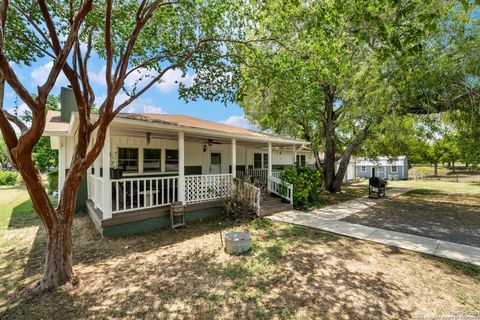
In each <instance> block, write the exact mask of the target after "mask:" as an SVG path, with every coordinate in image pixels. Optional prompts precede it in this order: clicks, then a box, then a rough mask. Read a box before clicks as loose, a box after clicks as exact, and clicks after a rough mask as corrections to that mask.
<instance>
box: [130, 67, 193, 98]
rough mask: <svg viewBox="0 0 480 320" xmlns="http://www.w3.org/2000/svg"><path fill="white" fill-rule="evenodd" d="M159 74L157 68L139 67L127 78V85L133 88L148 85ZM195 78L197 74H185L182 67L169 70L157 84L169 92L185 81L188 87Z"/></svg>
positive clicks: (159, 87)
mask: <svg viewBox="0 0 480 320" xmlns="http://www.w3.org/2000/svg"><path fill="white" fill-rule="evenodd" d="M157 75H158V72H157V71H155V70H149V69H145V68H141V69H138V70H136V71H134V72H133V73H131V74H130V75H129V76H128V77H127V78H126V79H125V84H126V86H128V87H130V88H132V87H134V86H136V87H137V88H142V87H143V86H145V85H147V84H148V83H149V82H150V81H152V79H153V78H154V77H156V76H157ZM194 79H195V74H191V73H186V74H185V76H183V71H181V70H180V69H172V70H168V71H167V72H166V73H165V74H164V75H163V77H162V79H160V81H159V82H158V83H156V84H155V86H156V87H157V88H158V89H160V91H161V92H163V93H169V92H171V91H173V90H176V89H177V88H178V86H179V84H180V83H183V84H184V85H186V86H187V87H189V86H191V85H193V81H194Z"/></svg>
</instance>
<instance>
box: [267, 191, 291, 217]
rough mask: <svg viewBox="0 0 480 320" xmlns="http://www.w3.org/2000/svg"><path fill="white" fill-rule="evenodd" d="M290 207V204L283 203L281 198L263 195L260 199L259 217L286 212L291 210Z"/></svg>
mask: <svg viewBox="0 0 480 320" xmlns="http://www.w3.org/2000/svg"><path fill="white" fill-rule="evenodd" d="M291 209H292V205H291V204H290V203H285V202H283V201H282V198H279V197H276V196H272V195H268V194H264V195H263V196H262V198H261V199H260V216H261V217H265V216H269V215H271V214H274V213H277V212H282V211H286V210H291Z"/></svg>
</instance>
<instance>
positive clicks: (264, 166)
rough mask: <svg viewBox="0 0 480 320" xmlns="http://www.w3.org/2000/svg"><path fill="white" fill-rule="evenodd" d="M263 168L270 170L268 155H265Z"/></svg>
mask: <svg viewBox="0 0 480 320" xmlns="http://www.w3.org/2000/svg"><path fill="white" fill-rule="evenodd" d="M263 168H265V169H267V168H268V153H264V154H263Z"/></svg>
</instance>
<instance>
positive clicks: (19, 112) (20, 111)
mask: <svg viewBox="0 0 480 320" xmlns="http://www.w3.org/2000/svg"><path fill="white" fill-rule="evenodd" d="M6 110H7V112H8V113H10V114H13V115H16V116H18V117H19V118H20V119H21V118H22V117H23V116H25V115H26V114H27V113H31V112H30V109H29V108H28V107H27V105H26V104H25V103H22V104H21V105H19V106H18V107H17V108H15V107H14V108H7V109H6ZM23 123H25V125H26V126H27V127H30V125H31V124H32V123H31V122H30V121H23ZM12 124H13V123H12ZM13 126H14V128H15V131H16V132H17V133H20V128H17V126H16V125H13Z"/></svg>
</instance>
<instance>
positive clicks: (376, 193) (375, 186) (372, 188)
mask: <svg viewBox="0 0 480 320" xmlns="http://www.w3.org/2000/svg"><path fill="white" fill-rule="evenodd" d="M386 186H387V181H386V180H385V179H383V178H380V177H371V178H370V179H369V180H368V197H370V198H377V199H378V198H381V197H385V187H386Z"/></svg>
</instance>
